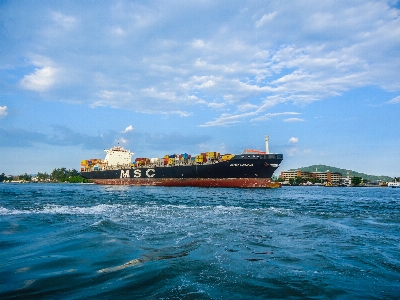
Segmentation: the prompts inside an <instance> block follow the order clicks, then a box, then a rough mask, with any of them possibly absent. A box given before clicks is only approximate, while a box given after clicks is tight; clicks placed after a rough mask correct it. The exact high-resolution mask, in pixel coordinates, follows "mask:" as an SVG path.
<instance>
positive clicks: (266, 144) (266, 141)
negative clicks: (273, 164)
mask: <svg viewBox="0 0 400 300" xmlns="http://www.w3.org/2000/svg"><path fill="white" fill-rule="evenodd" d="M268 141H269V136H268V135H266V136H265V153H266V154H268V153H269V146H268Z"/></svg>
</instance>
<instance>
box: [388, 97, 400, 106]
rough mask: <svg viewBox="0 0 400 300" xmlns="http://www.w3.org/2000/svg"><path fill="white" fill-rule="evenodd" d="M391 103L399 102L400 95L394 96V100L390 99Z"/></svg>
mask: <svg viewBox="0 0 400 300" xmlns="http://www.w3.org/2000/svg"><path fill="white" fill-rule="evenodd" d="M388 103H390V104H397V103H400V96H397V97H396V98H393V99H392V100H390V101H388Z"/></svg>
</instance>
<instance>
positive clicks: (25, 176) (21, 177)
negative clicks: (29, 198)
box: [18, 173, 32, 181]
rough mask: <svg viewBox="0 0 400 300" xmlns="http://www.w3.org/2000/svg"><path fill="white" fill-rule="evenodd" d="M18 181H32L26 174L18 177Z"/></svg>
mask: <svg viewBox="0 0 400 300" xmlns="http://www.w3.org/2000/svg"><path fill="white" fill-rule="evenodd" d="M18 178H19V180H23V181H31V180H32V176H31V175H28V174H26V173H25V174H24V175H19V176H18Z"/></svg>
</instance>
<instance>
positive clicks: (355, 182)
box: [351, 176, 362, 185]
mask: <svg viewBox="0 0 400 300" xmlns="http://www.w3.org/2000/svg"><path fill="white" fill-rule="evenodd" d="M361 182H362V178H361V177H357V176H354V177H351V183H352V184H353V185H359V184H360V183H361Z"/></svg>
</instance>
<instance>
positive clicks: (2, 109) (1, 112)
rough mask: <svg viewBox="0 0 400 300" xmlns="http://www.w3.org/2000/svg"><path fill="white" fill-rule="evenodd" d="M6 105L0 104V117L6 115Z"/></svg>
mask: <svg viewBox="0 0 400 300" xmlns="http://www.w3.org/2000/svg"><path fill="white" fill-rule="evenodd" d="M7 114H8V111H7V106H0V118H2V117H5V116H7Z"/></svg>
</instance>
